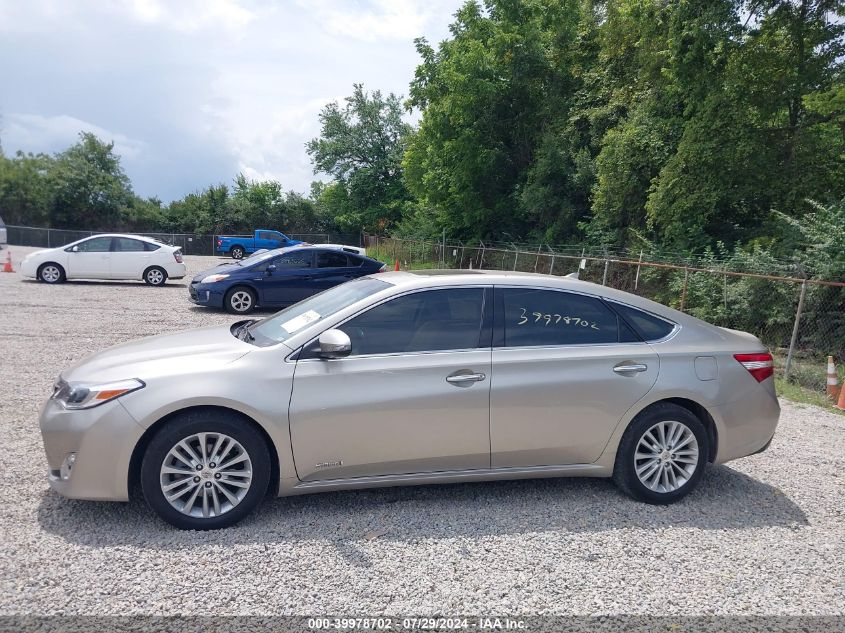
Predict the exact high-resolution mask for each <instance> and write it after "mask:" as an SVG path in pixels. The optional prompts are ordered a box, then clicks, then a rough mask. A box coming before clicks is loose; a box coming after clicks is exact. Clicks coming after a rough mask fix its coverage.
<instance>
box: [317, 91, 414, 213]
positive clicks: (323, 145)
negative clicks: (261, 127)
mask: <svg viewBox="0 0 845 633" xmlns="http://www.w3.org/2000/svg"><path fill="white" fill-rule="evenodd" d="M402 114H403V109H402V104H401V101H400V98H399V97H397V96H396V95H394V94H389V95H388V96H387V97H384V96H382V94H381V92H380V91H378V90H376V91H373V92H372V93H367V92H365V91H364V87H363V86H362V85H361V84H355V86H354V91H353V93H352V95H351V96H350V97H347V98H346V104H345V105H344V106H340V105H339V104H338V103H330V104H328V105H327V106H326V107H325V108H323V110H322V112H320V124H321V133H320V136H319V137H318V138H315V139H312V140H311V141H310V142H309V143H308V144H307V145H306V148H307V151H308V154H309V155H310V156H311V160H312V161H313V163H314V171H315V173H317V172H323V173H326V174H329V175H330V176H332V177H333V178H334V184H335V187H336V189H332V190H331V191H330V192H329V194H327V197H326V198H325V199H323V201H322V203H323V204H328V203H330V202H331V201H337V202H338V203H340V202H341V201H342V203H343V205H342V207H341V208H338V215H339V216H342V217H343V218H344V219H343V220H342V222H343V223H344V224H347V225H351V224H353V223H354V224H357V227H356V228H361V227H366V228H368V229H371V230H372V229H383V228H385V227H387V226H390V225H392V224H393V223H394V222H396V221H397V220H398V219H399V217H400V215H401V202H402V201H403V200H406V199H407V197H408V194H407V191H406V190H405V185H404V183H403V180H402V164H401V163H402V156H403V153H404V151H405V143H406V139H407V136H408V134H409V133H410V131H411V127H410V125H408V124H407V123H405V122H404V121H403V120H402ZM341 189H342V190H343V194H345V195H339V194H340V193H341V191H340V190H341Z"/></svg>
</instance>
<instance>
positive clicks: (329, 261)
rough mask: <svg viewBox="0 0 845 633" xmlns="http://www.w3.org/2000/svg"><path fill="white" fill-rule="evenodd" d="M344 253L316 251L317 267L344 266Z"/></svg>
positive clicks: (345, 264)
mask: <svg viewBox="0 0 845 633" xmlns="http://www.w3.org/2000/svg"><path fill="white" fill-rule="evenodd" d="M346 266H347V263H346V255H344V254H343V253H338V252H335V251H318V252H317V268H346Z"/></svg>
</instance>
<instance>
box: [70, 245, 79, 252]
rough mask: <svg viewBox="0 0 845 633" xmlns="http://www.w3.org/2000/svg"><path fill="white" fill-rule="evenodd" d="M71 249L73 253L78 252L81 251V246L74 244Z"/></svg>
mask: <svg viewBox="0 0 845 633" xmlns="http://www.w3.org/2000/svg"><path fill="white" fill-rule="evenodd" d="M70 251H71V252H72V253H78V252H79V247H78V246H74V247H73V248H72V249H70Z"/></svg>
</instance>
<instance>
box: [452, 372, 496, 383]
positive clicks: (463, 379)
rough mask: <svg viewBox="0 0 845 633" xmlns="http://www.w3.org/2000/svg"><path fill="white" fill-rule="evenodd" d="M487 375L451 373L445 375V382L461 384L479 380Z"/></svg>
mask: <svg viewBox="0 0 845 633" xmlns="http://www.w3.org/2000/svg"><path fill="white" fill-rule="evenodd" d="M486 378H487V376H486V375H485V374H481V373H478V374H451V375H449V376H446V382H448V383H449V384H452V385H458V386H463V385H465V383H470V382H481V381H482V380H484V379H486Z"/></svg>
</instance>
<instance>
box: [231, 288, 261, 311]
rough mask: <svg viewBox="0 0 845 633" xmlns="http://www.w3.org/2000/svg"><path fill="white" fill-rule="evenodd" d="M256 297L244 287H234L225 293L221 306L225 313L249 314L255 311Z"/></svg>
mask: <svg viewBox="0 0 845 633" xmlns="http://www.w3.org/2000/svg"><path fill="white" fill-rule="evenodd" d="M256 301H257V297H256V295H255V292H253V291H252V290H251V289H250V288H247V287H246V286H236V287H235V288H232V289H231V290H230V291H229V292H227V293H226V298H225V299H224V300H223V306H224V307H225V308H226V312H230V313H232V314H249V313H250V312H252V311H253V310H255V302H256Z"/></svg>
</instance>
